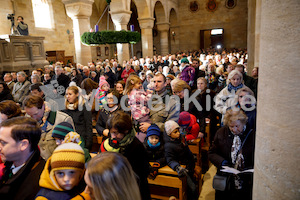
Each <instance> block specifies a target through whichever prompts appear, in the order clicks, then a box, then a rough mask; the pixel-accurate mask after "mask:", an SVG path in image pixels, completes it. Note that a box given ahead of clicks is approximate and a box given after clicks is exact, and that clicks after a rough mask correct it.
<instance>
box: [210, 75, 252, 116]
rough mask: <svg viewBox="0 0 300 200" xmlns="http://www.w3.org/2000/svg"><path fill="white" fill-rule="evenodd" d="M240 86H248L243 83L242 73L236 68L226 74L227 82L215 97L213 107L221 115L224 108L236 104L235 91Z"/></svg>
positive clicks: (224, 110)
mask: <svg viewBox="0 0 300 200" xmlns="http://www.w3.org/2000/svg"><path fill="white" fill-rule="evenodd" d="M240 88H248V87H247V86H245V85H244V84H243V75H242V73H241V72H239V71H237V70H233V71H231V72H230V74H229V75H228V84H227V86H226V87H225V88H224V89H223V90H221V92H220V93H219V94H218V95H217V97H216V101H215V103H216V105H215V109H216V110H217V111H218V112H219V113H220V114H222V115H225V113H226V110H227V109H229V108H230V107H233V106H235V105H236V100H235V93H236V91H237V90H238V89H240Z"/></svg>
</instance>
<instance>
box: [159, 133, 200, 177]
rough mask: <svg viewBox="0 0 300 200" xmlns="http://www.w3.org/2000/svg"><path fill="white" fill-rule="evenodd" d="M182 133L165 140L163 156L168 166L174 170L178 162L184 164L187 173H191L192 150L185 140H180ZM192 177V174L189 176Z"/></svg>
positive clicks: (193, 166)
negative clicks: (176, 137)
mask: <svg viewBox="0 0 300 200" xmlns="http://www.w3.org/2000/svg"><path fill="white" fill-rule="evenodd" d="M182 137H183V136H182V135H180V138H179V139H171V137H170V136H168V139H167V140H166V141H165V156H166V160H167V163H168V165H169V167H171V168H172V169H173V170H174V171H176V168H177V166H179V165H180V164H184V165H186V168H187V169H188V170H189V174H191V175H193V173H194V168H195V161H194V156H193V154H192V152H191V151H190V149H189V146H188V145H187V143H186V142H182ZM191 177H192V176H191Z"/></svg>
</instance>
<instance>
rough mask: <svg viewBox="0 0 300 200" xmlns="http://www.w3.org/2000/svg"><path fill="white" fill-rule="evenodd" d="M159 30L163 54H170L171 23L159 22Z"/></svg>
mask: <svg viewBox="0 0 300 200" xmlns="http://www.w3.org/2000/svg"><path fill="white" fill-rule="evenodd" d="M156 25H157V30H158V31H159V32H160V47H161V48H160V49H161V52H160V54H161V55H167V54H169V29H170V23H168V22H164V23H157V24H156Z"/></svg>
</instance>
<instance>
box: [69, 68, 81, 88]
mask: <svg viewBox="0 0 300 200" xmlns="http://www.w3.org/2000/svg"><path fill="white" fill-rule="evenodd" d="M71 81H73V82H75V83H76V85H77V86H80V84H81V82H82V75H81V74H80V73H78V70H77V69H75V68H73V69H72V75H71Z"/></svg>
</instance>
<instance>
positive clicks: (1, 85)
mask: <svg viewBox="0 0 300 200" xmlns="http://www.w3.org/2000/svg"><path fill="white" fill-rule="evenodd" d="M4 100H14V98H13V96H12V95H11V91H10V89H9V88H8V86H7V85H6V83H5V82H3V81H1V82H0V102H1V101H4Z"/></svg>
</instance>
